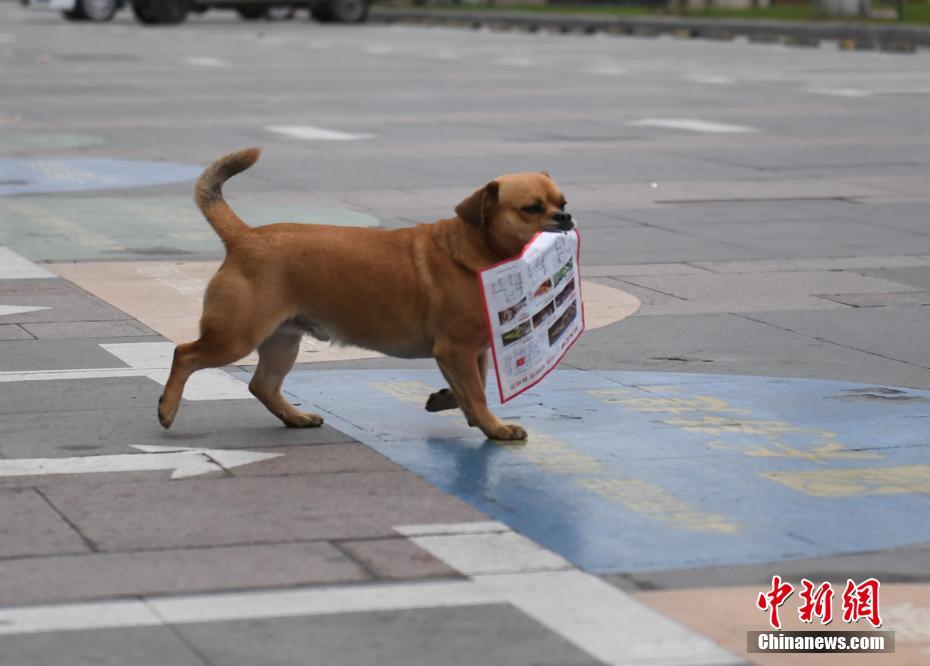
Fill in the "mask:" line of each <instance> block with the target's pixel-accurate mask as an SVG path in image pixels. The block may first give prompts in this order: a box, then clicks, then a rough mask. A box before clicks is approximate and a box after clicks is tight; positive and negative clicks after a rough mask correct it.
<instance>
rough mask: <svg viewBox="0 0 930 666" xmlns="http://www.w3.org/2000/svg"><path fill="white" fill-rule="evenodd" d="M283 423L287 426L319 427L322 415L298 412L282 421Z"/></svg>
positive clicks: (321, 423) (321, 422)
mask: <svg viewBox="0 0 930 666" xmlns="http://www.w3.org/2000/svg"><path fill="white" fill-rule="evenodd" d="M284 425H286V426H287V427H288V428H319V427H320V426H321V425H323V417H322V416H320V415H319V414H308V413H306V412H300V413H299V414H297V415H296V416H293V417H290V418H288V419H287V420H286V421H284Z"/></svg>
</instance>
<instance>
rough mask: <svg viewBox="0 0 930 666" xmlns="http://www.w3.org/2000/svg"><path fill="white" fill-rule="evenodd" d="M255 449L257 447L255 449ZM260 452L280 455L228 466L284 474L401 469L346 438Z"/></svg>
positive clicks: (246, 473) (237, 471) (241, 471)
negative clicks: (256, 461) (340, 441)
mask: <svg viewBox="0 0 930 666" xmlns="http://www.w3.org/2000/svg"><path fill="white" fill-rule="evenodd" d="M256 450H257V449H256ZM261 450H262V452H263V453H282V454H284V455H283V456H281V457H279V458H272V459H271V460H263V461H261V462H258V463H254V464H252V465H243V466H242V467H236V468H233V469H232V470H230V473H231V474H232V475H233V476H237V477H253V476H287V475H298V474H301V475H303V474H341V473H344V472H393V471H397V470H399V469H401V468H400V467H398V465H397V464H396V463H393V462H391V461H390V460H388V459H387V458H385V457H384V456H382V455H381V454H380V453H377V452H376V451H374V450H373V449H370V448H368V447H367V446H365V445H364V444H358V443H355V442H350V441H346V442H344V443H341V444H316V445H312V446H289V447H286V448H263V449H261Z"/></svg>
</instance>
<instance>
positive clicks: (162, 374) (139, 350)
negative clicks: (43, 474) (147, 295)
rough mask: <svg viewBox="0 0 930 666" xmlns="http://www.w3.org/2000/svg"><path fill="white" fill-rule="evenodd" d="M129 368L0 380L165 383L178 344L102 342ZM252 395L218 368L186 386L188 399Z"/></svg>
mask: <svg viewBox="0 0 930 666" xmlns="http://www.w3.org/2000/svg"><path fill="white" fill-rule="evenodd" d="M100 346H101V347H102V348H103V349H105V350H106V351H108V352H110V353H111V354H113V355H114V356H115V357H116V358H118V359H119V360H121V361H122V362H123V363H125V364H126V365H128V366H129V367H127V368H79V369H68V370H14V371H3V372H0V383H9V382H36V381H62V380H69V379H107V378H114V377H148V378H149V379H151V380H152V381H154V382H157V383H158V384H161V385H162V386H164V385H165V383H166V382H167V381H168V373H169V371H170V368H171V361H172V358H173V355H174V347H175V345H174V344H173V343H171V342H124V343H114V344H103V345H100ZM251 398H252V395H251V394H250V393H249V390H248V387H247V386H246V384H245V383H244V382H242V381H241V380H239V379H237V378H235V377H233V376H232V375H230V374H229V373H227V372H225V371H223V370H220V369H218V368H210V369H208V370H201V371H200V372H196V373H194V374H193V376H192V377H191V378H190V379H189V380H188V382H187V385H186V386H185V388H184V399H185V400H249V399H251Z"/></svg>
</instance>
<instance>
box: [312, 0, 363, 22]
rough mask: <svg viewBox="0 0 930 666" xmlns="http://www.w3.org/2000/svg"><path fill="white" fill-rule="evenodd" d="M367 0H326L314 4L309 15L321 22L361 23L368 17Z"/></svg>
mask: <svg viewBox="0 0 930 666" xmlns="http://www.w3.org/2000/svg"><path fill="white" fill-rule="evenodd" d="M368 7H369V1H368V0H326V2H323V3H320V4H317V5H314V6H313V7H312V8H311V10H310V15H311V16H313V18H315V19H316V20H317V21H321V22H323V23H331V22H336V23H361V22H362V21H364V20H365V19H366V18H368Z"/></svg>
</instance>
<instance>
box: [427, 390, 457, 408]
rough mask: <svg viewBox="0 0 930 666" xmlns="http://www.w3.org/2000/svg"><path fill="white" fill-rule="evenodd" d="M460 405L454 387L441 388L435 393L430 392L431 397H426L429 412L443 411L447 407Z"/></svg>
mask: <svg viewBox="0 0 930 666" xmlns="http://www.w3.org/2000/svg"><path fill="white" fill-rule="evenodd" d="M458 406H459V401H458V400H457V399H456V398H455V394H454V393H453V392H452V389H447V388H444V389H439V390H438V391H436V392H435V393H430V396H429V398H427V399H426V411H428V412H442V411H445V410H447V409H456V408H457V407H458Z"/></svg>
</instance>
